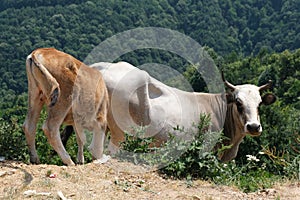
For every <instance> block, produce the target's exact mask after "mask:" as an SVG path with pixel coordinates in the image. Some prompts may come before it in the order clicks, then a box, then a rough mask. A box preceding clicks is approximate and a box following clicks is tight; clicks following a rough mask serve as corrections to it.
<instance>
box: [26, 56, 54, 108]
mask: <svg viewBox="0 0 300 200" xmlns="http://www.w3.org/2000/svg"><path fill="white" fill-rule="evenodd" d="M26 65H29V66H28V67H29V69H30V70H31V73H32V75H33V77H34V79H35V81H36V83H37V85H38V87H39V88H40V89H41V90H42V92H43V95H44V96H45V97H46V99H47V100H46V102H47V104H48V105H49V106H54V105H55V103H56V102H57V100H58V98H59V96H60V88H59V84H58V82H57V81H56V79H55V78H54V77H53V76H52V75H51V73H50V72H49V71H48V70H47V68H46V67H45V66H44V65H43V64H42V63H41V62H40V61H39V59H38V56H36V55H35V52H33V53H32V54H30V55H29V56H28V57H27V60H26Z"/></svg>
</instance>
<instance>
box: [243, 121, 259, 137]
mask: <svg viewBox="0 0 300 200" xmlns="http://www.w3.org/2000/svg"><path fill="white" fill-rule="evenodd" d="M246 129H247V132H248V133H249V134H250V135H252V136H259V135H260V134H261V132H262V128H261V125H260V124H257V123H247V124H246Z"/></svg>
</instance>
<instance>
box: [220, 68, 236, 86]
mask: <svg viewBox="0 0 300 200" xmlns="http://www.w3.org/2000/svg"><path fill="white" fill-rule="evenodd" d="M222 79H223V81H224V83H225V85H226V87H228V88H229V89H231V90H232V91H234V90H235V86H234V85H232V84H231V83H229V82H228V81H226V80H225V77H224V71H223V70H222Z"/></svg>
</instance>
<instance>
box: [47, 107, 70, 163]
mask: <svg viewBox="0 0 300 200" xmlns="http://www.w3.org/2000/svg"><path fill="white" fill-rule="evenodd" d="M53 113H55V114H53ZM64 116H65V115H63V113H62V116H59V115H57V111H54V110H51V111H49V114H48V118H47V120H46V121H45V123H44V125H43V131H44V133H45V135H46V136H47V138H48V142H49V143H50V145H51V146H52V147H53V149H54V150H55V151H56V152H57V154H58V155H59V156H60V158H61V159H62V161H63V163H64V164H66V165H74V162H73V161H72V159H71V157H70V155H69V154H68V152H67V151H66V149H65V148H64V146H63V143H62V141H61V139H60V134H59V127H60V125H61V124H62V121H63V119H64Z"/></svg>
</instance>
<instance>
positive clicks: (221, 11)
mask: <svg viewBox="0 0 300 200" xmlns="http://www.w3.org/2000/svg"><path fill="white" fill-rule="evenodd" d="M70 2H72V3H70ZM0 11H1V12H0V32H1V36H0V63H1V64H0V72H1V73H0V83H1V85H2V84H3V82H5V83H6V84H5V85H2V86H1V88H5V89H11V90H12V91H13V92H15V93H16V94H21V93H22V92H24V91H26V88H27V86H26V77H25V70H24V60H25V58H26V56H27V55H28V54H29V53H30V52H31V51H32V50H33V49H35V48H38V47H50V46H51V47H56V48H58V49H60V50H63V51H65V52H67V53H70V54H72V55H74V56H75V57H77V58H78V59H80V60H84V58H85V57H86V56H87V54H88V53H89V52H90V51H91V50H92V49H93V47H94V46H96V45H98V44H99V43H100V42H102V41H103V40H105V39H107V38H109V37H111V36H113V35H114V34H117V33H120V32H122V31H126V30H129V29H132V28H137V27H149V26H153V27H164V28H169V29H172V30H176V31H179V32H181V33H184V34H186V35H187V36H190V37H191V38H193V39H194V40H196V41H197V42H199V44H200V45H202V46H208V47H210V48H213V49H214V50H215V51H216V52H217V54H219V55H221V56H226V55H229V54H230V53H232V52H235V53H236V54H237V55H242V56H246V55H251V54H253V55H256V54H257V53H258V52H260V50H261V49H264V50H267V51H275V52H281V51H283V50H286V49H289V50H295V49H297V48H300V39H299V38H300V35H299V34H300V25H299V23H298V22H299V21H300V2H299V1H294V0H288V1H282V0H268V1H263V0H258V1H257V0H251V1H249V0H247V1H231V0H229V1H228V0H220V1H216V0H213V1H192V0H189V1H180V0H168V1H167V0H160V1H156V0H152V1H148V0H147V1H146V0H135V1H121V0H108V1H96V0H92V1H84V0H74V1H66V0H64V1H44V0H39V1H33V0H29V1H27V0H18V1H15V0H3V1H2V2H1V5H0ZM130 57H132V56H130ZM145 57H146V58H145ZM151 57H153V54H151V53H150V54H149V53H144V52H140V53H138V54H137V55H135V56H134V58H129V57H126V59H128V61H129V62H132V63H133V64H143V63H142V61H146V60H147V61H151ZM161 59H163V58H161ZM136 62H138V63H136ZM177 65H179V64H177ZM173 67H175V68H176V66H173ZM8 80H10V81H9V82H8V83H7V81H8Z"/></svg>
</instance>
